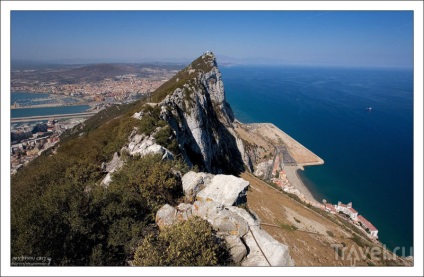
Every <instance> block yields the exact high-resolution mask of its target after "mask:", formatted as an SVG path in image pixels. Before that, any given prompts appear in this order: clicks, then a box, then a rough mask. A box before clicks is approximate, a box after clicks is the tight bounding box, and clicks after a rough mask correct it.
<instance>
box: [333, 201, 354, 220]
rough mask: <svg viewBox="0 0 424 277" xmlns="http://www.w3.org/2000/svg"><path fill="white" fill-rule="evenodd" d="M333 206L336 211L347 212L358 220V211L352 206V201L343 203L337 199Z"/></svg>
mask: <svg viewBox="0 0 424 277" xmlns="http://www.w3.org/2000/svg"><path fill="white" fill-rule="evenodd" d="M335 208H336V211H337V212H342V213H345V214H347V215H348V216H349V217H350V218H351V219H352V220H358V212H357V211H356V210H355V209H354V208H352V202H350V203H348V204H347V205H345V204H343V203H342V202H340V201H339V202H338V203H337V205H335Z"/></svg>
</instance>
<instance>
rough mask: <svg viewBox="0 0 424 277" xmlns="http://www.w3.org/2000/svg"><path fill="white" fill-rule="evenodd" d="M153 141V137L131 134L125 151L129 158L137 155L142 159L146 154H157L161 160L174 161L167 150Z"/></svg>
mask: <svg viewBox="0 0 424 277" xmlns="http://www.w3.org/2000/svg"><path fill="white" fill-rule="evenodd" d="M155 141H156V139H155V138H154V137H153V136H146V135H145V134H141V135H138V134H133V135H132V136H130V143H129V144H128V147H126V149H127V150H128V153H129V154H130V155H131V156H134V155H136V154H139V155H140V156H142V157H143V156H145V155H147V154H159V155H162V158H163V159H170V160H172V159H174V155H173V154H172V153H171V152H170V151H169V150H168V149H166V148H165V147H163V146H160V145H159V144H156V142H155Z"/></svg>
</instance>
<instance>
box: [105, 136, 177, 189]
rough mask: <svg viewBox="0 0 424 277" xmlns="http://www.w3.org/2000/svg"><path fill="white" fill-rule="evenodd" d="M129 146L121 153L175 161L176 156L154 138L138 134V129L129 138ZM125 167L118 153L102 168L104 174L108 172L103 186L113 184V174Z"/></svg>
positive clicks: (123, 148)
mask: <svg viewBox="0 0 424 277" xmlns="http://www.w3.org/2000/svg"><path fill="white" fill-rule="evenodd" d="M128 141H129V143H128V145H126V146H124V147H122V149H121V153H123V152H127V153H128V154H129V155H131V156H134V155H140V156H141V157H143V156H145V155H148V154H154V155H155V154H157V155H162V159H168V160H173V159H174V154H172V153H171V151H169V150H168V149H166V148H165V147H163V146H161V145H159V144H157V143H156V142H155V141H156V140H155V138H154V137H153V136H146V135H145V134H141V135H139V134H137V129H134V130H133V131H132V132H131V134H130V136H129V137H128ZM123 165H124V161H123V160H122V159H121V158H120V155H119V154H118V153H117V152H116V153H115V154H114V155H113V158H112V160H111V161H110V162H109V163H102V165H101V168H102V171H103V172H107V174H106V176H105V177H104V178H103V180H102V181H101V185H102V186H105V187H107V186H109V184H110V183H111V182H112V174H113V173H114V172H116V171H117V170H119V169H120V168H121V167H122V166H123Z"/></svg>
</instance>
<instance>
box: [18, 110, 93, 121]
mask: <svg viewBox="0 0 424 277" xmlns="http://www.w3.org/2000/svg"><path fill="white" fill-rule="evenodd" d="M96 113H97V112H84V113H71V114H53V115H37V116H27V117H14V118H11V119H10V122H11V123H16V122H29V121H37V120H48V119H51V118H54V119H59V118H76V117H90V116H93V115H95V114H96Z"/></svg>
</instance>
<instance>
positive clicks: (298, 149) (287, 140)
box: [234, 119, 324, 206]
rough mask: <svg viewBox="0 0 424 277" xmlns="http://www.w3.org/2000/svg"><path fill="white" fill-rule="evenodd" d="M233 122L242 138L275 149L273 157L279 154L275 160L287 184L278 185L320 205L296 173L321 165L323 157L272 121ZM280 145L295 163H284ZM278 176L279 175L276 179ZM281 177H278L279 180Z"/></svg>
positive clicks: (304, 199)
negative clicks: (278, 162)
mask: <svg viewBox="0 0 424 277" xmlns="http://www.w3.org/2000/svg"><path fill="white" fill-rule="evenodd" d="M234 123H235V126H236V132H237V133H238V134H239V135H240V136H241V138H242V139H245V140H247V141H248V142H249V143H251V144H254V145H257V146H259V147H260V148H264V146H265V148H266V146H267V147H268V148H269V149H272V151H276V152H275V155H274V156H275V157H277V156H281V159H277V160H281V169H283V171H284V172H285V176H284V177H282V178H283V179H286V181H283V183H284V184H287V181H288V185H287V186H284V185H283V184H281V183H280V186H282V189H283V190H284V191H287V192H289V193H292V194H296V195H297V196H299V197H300V198H301V199H302V200H303V201H305V202H307V203H310V204H311V205H314V206H322V204H321V202H320V201H319V200H317V199H316V198H314V196H313V194H312V193H311V191H310V190H309V188H308V186H307V185H306V184H305V183H304V182H303V181H302V179H301V178H300V176H299V174H298V170H304V167H305V166H313V165H322V164H324V160H323V159H321V158H320V157H318V156H317V155H316V154H314V153H313V152H312V151H310V150H309V149H308V148H306V147H305V146H303V145H302V144H301V143H299V142H298V141H296V140H295V139H294V138H292V137H291V136H289V135H288V134H287V133H285V132H284V131H283V130H281V129H280V128H278V127H277V126H275V125H274V124H272V123H250V124H244V123H242V122H240V121H239V120H237V119H236V120H235V121H234ZM281 145H284V146H285V147H286V149H287V151H288V152H289V154H290V156H291V157H292V158H293V159H294V160H295V161H296V164H295V165H290V164H285V163H284V159H283V158H282V156H284V155H286V154H282V153H281V152H279V151H278V150H277V149H278V148H279V147H281ZM274 161H275V159H274ZM256 166H257V165H256ZM274 167H275V165H274ZM277 167H278V166H277ZM280 178H281V177H279V178H276V179H280ZM283 179H280V181H281V180H283ZM274 180H275V179H274Z"/></svg>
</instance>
